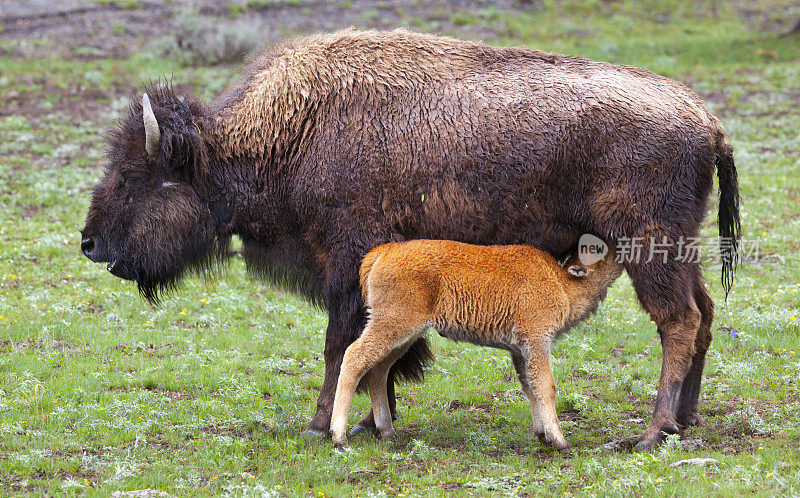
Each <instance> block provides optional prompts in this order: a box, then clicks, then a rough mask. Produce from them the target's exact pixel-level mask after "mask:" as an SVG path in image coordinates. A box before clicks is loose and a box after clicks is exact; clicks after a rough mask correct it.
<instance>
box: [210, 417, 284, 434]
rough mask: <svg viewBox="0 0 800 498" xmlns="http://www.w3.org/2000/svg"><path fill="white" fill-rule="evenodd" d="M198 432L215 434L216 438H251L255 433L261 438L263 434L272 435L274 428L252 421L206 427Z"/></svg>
mask: <svg viewBox="0 0 800 498" xmlns="http://www.w3.org/2000/svg"><path fill="white" fill-rule="evenodd" d="M200 432H205V433H206V434H215V435H218V436H231V437H236V438H252V437H253V436H254V434H256V433H257V434H258V437H263V435H264V434H273V433H275V432H276V431H275V429H274V428H272V427H270V426H268V425H267V424H265V423H263V422H258V421H254V422H247V423H236V424H226V425H222V424H218V425H207V426H205V427H203V428H202V429H200Z"/></svg>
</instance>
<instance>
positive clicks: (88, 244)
mask: <svg viewBox="0 0 800 498" xmlns="http://www.w3.org/2000/svg"><path fill="white" fill-rule="evenodd" d="M94 250H95V244H94V239H92V238H91V237H86V238H85V239H83V240H82V241H81V251H83V254H84V255H85V256H86V257H87V258H89V259H91V260H92V261H95V262H97V260H96V259H94V257H93V256H94Z"/></svg>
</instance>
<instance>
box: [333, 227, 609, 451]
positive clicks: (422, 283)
mask: <svg viewBox="0 0 800 498" xmlns="http://www.w3.org/2000/svg"><path fill="white" fill-rule="evenodd" d="M621 272H622V266H621V265H620V264H619V263H617V262H616V261H615V260H614V253H613V251H611V252H610V254H608V255H607V256H606V257H605V259H604V260H602V261H599V262H597V263H594V264H592V265H581V264H580V262H579V261H578V259H577V257H573V259H571V260H570V261H568V262H567V264H566V265H565V267H561V266H560V265H559V264H558V262H557V261H556V260H555V259H554V258H553V257H552V256H550V255H549V254H548V253H546V252H544V251H542V250H540V249H537V248H535V247H532V246H527V245H507V246H476V245H470V244H463V243H460V242H453V241H445V240H413V241H409V242H403V243H389V244H384V245H381V246H379V247H377V248H375V249H373V250H372V251H371V252H369V253H368V254H367V255H366V256H365V257H364V260H363V262H362V264H361V271H360V275H361V289H362V294H363V298H364V303H366V305H367V307H368V308H369V310H370V315H369V320H368V322H367V326H366V328H365V329H364V332H363V333H362V334H361V337H359V338H358V339H357V340H356V341H355V342H354V343H353V344H352V345H350V347H348V348H347V351H346V352H345V355H344V360H343V363H342V369H341V373H340V374H339V381H338V385H337V388H336V397H335V400H334V405H333V415H332V418H331V433H332V435H333V441H334V444H336V445H339V446H341V445H344V444H347V437H346V435H345V431H346V429H347V416H348V413H349V411H350V405H351V402H352V399H353V395H354V393H355V390H356V387H357V386H358V383H359V382H360V380H361V378H362V377H363V376H365V375H366V381H367V386H368V388H369V394H370V399H371V403H372V413H373V415H374V417H375V424H376V427H377V429H378V431H380V434H381V436H382V437H385V438H388V437H392V436H394V434H395V432H394V428H393V427H392V416H391V412H390V411H389V404H388V399H387V394H386V387H387V385H386V383H387V374H388V371H389V368H390V367H391V366H392V364H393V363H394V362H395V361H396V360H397V359H398V358H399V357H400V356H402V355H403V353H405V351H406V350H407V349H408V347H409V346H410V345H411V344H412V343H413V342H414V341H415V340H416V339H417V338H419V337H420V336H421V335H422V334H423V333H424V332H425V330H427V328H428V327H433V328H435V329H436V330H437V331H438V332H439V334H440V335H442V336H443V337H449V338H451V339H455V340H457V341H468V342H472V343H474V344H479V345H484V346H492V347H497V348H501V349H506V350H508V351H509V352H510V353H511V358H512V360H513V363H514V368H515V369H516V372H517V375H518V377H519V380H520V382H521V383H522V389H523V391H524V392H525V395H526V396H527V398H528V400H529V402H530V405H531V413H532V415H533V423H534V431H535V432H536V434H537V436H538V437H539V440H540V441H542V442H546V443H548V444H551V445H553V446H554V447H555V448H557V449H560V450H564V449H567V448H569V443H567V440H566V439H565V438H564V434H563V433H562V431H561V427H560V426H559V424H558V419H557V417H556V410H555V381H554V380H553V374H552V371H551V369H550V347H551V345H552V344H553V342H554V341H555V340H556V339H557V338H558V336H559V335H561V334H562V333H564V332H565V331H567V330H569V329H570V328H571V327H572V326H574V325H575V324H576V323H578V322H579V321H580V320H582V319H584V318H585V317H586V316H587V315H589V314H590V313H591V312H592V311H594V309H595V308H596V307H597V304H598V303H599V302H600V300H602V299H603V297H604V296H605V293H606V290H607V289H608V287H609V286H610V285H611V284H612V283H613V282H614V281H615V280H616V279H617V277H619V275H620V274H621Z"/></svg>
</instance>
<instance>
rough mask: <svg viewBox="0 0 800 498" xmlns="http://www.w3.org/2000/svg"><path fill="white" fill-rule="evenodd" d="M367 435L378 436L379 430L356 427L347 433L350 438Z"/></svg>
mask: <svg viewBox="0 0 800 498" xmlns="http://www.w3.org/2000/svg"><path fill="white" fill-rule="evenodd" d="M365 433H371V434H377V429H375V427H371V426H367V425H361V424H358V425H355V426H353V428H352V429H350V431H349V432H348V433H347V435H348V436H350V437H353V436H358V435H361V434H365Z"/></svg>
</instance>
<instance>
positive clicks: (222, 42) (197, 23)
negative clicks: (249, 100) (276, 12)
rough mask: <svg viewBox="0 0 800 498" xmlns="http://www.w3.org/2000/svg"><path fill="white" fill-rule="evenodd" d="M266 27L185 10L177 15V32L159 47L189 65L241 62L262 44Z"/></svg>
mask: <svg viewBox="0 0 800 498" xmlns="http://www.w3.org/2000/svg"><path fill="white" fill-rule="evenodd" d="M264 29H265V28H264V27H263V26H259V25H257V24H256V23H255V22H253V21H251V20H240V21H236V22H230V21H228V22H226V21H222V20H216V19H211V18H207V17H202V16H198V15H197V14H196V13H194V12H192V11H184V12H181V13H179V14H178V15H177V16H176V19H175V29H174V31H173V34H172V35H170V36H166V37H164V38H162V39H161V40H159V42H158V43H157V45H156V50H157V52H158V53H159V55H160V56H162V57H168V58H170V59H173V60H176V61H177V62H178V63H180V64H182V65H187V66H188V65H195V64H205V65H213V64H221V63H226V62H237V61H239V60H241V59H242V57H244V56H245V55H247V53H248V52H250V51H252V50H254V49H256V48H257V47H258V46H260V45H261V42H262V40H263V37H262V36H260V33H263V31H264Z"/></svg>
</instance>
